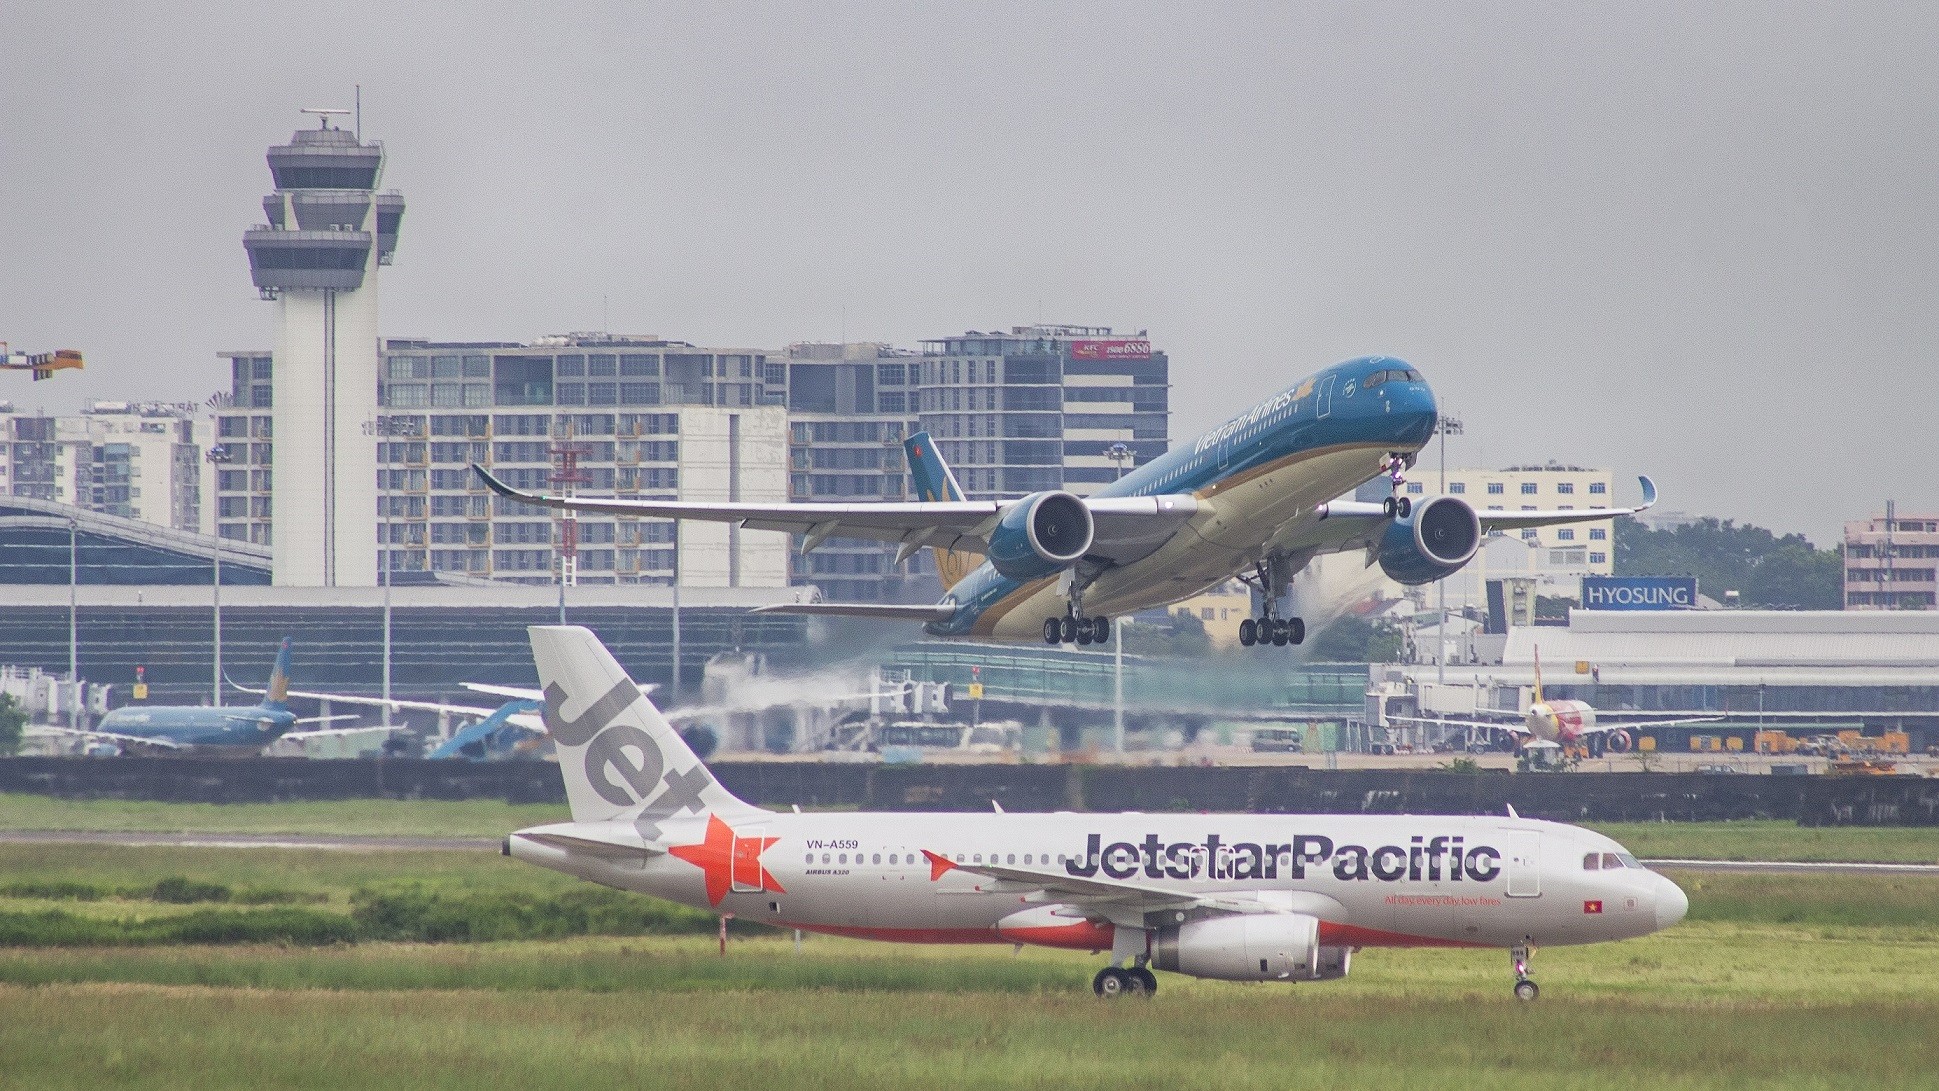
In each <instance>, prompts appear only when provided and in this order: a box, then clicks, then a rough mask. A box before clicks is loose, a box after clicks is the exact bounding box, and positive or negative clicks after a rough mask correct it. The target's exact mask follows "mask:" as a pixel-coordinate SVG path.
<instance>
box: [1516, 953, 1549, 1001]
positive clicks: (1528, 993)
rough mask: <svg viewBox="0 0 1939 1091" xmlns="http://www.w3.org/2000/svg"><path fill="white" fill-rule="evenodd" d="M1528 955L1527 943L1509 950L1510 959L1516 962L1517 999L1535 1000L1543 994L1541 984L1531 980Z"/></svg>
mask: <svg viewBox="0 0 1939 1091" xmlns="http://www.w3.org/2000/svg"><path fill="white" fill-rule="evenodd" d="M1528 956H1529V947H1528V945H1527V944H1523V945H1521V946H1519V947H1513V948H1510V949H1509V951H1508V958H1509V960H1510V961H1512V962H1513V963H1514V964H1515V999H1517V1000H1533V999H1535V998H1536V997H1538V996H1540V995H1542V988H1541V986H1539V985H1537V984H1535V982H1533V981H1531V980H1529V977H1528Z"/></svg>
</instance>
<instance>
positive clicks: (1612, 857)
mask: <svg viewBox="0 0 1939 1091" xmlns="http://www.w3.org/2000/svg"><path fill="white" fill-rule="evenodd" d="M1622 866H1623V861H1622V858H1621V857H1620V856H1617V855H1616V854H1615V853H1613V852H1605V853H1603V854H1602V870H1604V871H1620V870H1622Z"/></svg>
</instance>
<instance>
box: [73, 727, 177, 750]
mask: <svg viewBox="0 0 1939 1091" xmlns="http://www.w3.org/2000/svg"><path fill="white" fill-rule="evenodd" d="M38 729H39V730H40V731H44V732H47V733H48V734H52V735H79V736H81V737H82V738H86V739H113V740H114V741H115V742H126V743H138V744H140V745H142V746H159V747H161V748H162V749H164V750H180V749H182V745H181V744H180V743H174V742H169V741H168V740H167V739H151V738H149V737H147V736H145V735H122V734H119V733H117V732H114V731H89V730H86V729H83V728H78V727H55V726H53V725H51V724H41V725H39V728H38Z"/></svg>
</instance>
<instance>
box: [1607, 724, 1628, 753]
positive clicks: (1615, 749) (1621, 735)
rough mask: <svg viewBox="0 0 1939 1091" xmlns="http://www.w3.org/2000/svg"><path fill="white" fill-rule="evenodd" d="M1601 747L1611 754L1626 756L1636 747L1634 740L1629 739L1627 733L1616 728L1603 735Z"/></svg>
mask: <svg viewBox="0 0 1939 1091" xmlns="http://www.w3.org/2000/svg"><path fill="white" fill-rule="evenodd" d="M1602 745H1603V749H1605V750H1607V751H1609V752H1610V753H1612V754H1627V753H1629V752H1630V750H1631V749H1633V748H1634V747H1635V746H1636V740H1634V739H1632V738H1630V737H1629V732H1627V731H1624V730H1622V729H1621V728H1618V729H1616V730H1615V731H1611V732H1608V733H1607V734H1605V735H1603V737H1602Z"/></svg>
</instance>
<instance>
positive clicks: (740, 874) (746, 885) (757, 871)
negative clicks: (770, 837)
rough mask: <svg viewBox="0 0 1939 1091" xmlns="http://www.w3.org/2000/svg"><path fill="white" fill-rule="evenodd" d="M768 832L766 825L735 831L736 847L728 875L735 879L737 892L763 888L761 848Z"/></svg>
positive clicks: (764, 843)
mask: <svg viewBox="0 0 1939 1091" xmlns="http://www.w3.org/2000/svg"><path fill="white" fill-rule="evenodd" d="M767 832H768V828H767V827H766V826H755V827H752V828H751V829H748V830H746V831H745V834H743V831H741V830H735V831H734V849H733V853H732V856H731V864H730V866H729V868H728V876H729V878H730V879H732V880H733V884H732V885H733V889H734V892H735V893H736V894H747V893H752V892H754V891H757V890H760V889H761V849H762V847H763V846H765V845H766V844H767V840H766V838H765V837H764V836H763V835H765V834H766V833H767Z"/></svg>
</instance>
